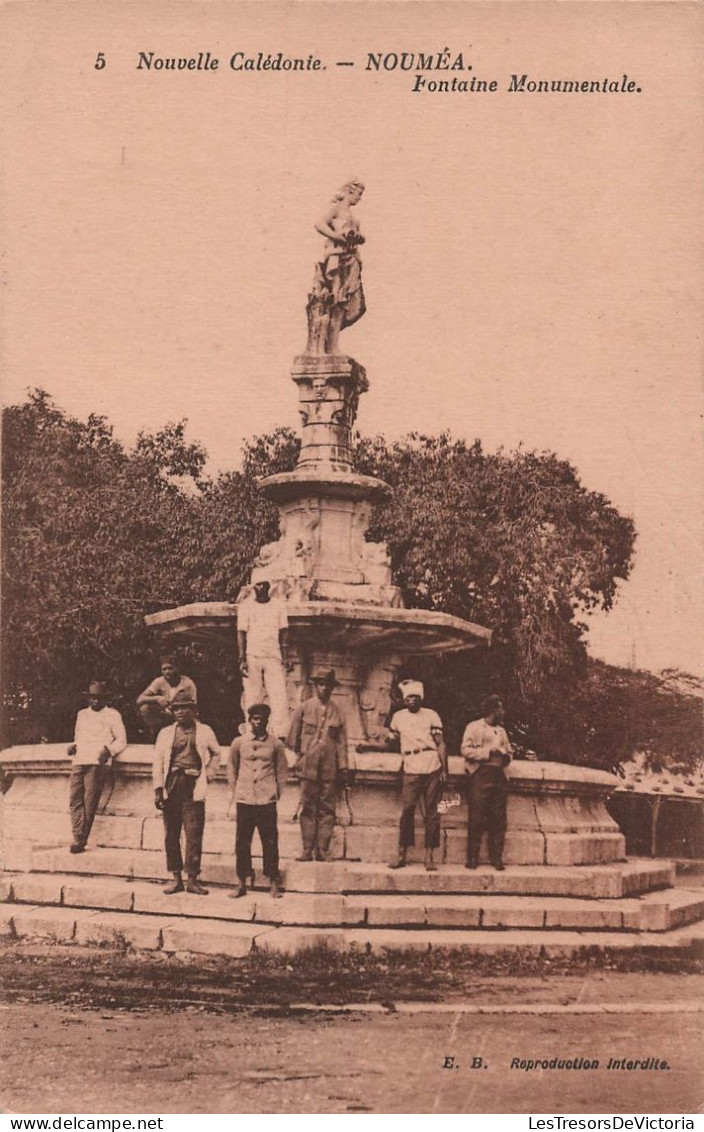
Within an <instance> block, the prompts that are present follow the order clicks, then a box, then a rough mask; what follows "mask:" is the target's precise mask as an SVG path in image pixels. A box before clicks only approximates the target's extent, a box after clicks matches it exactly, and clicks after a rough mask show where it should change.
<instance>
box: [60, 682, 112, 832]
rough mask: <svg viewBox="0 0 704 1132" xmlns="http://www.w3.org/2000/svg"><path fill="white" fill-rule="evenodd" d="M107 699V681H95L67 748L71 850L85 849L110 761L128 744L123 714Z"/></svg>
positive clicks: (91, 685)
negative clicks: (72, 738) (71, 760)
mask: <svg viewBox="0 0 704 1132" xmlns="http://www.w3.org/2000/svg"><path fill="white" fill-rule="evenodd" d="M107 699H108V696H107V688H106V686H105V684H103V683H101V682H100V681H98V680H94V681H92V683H91V684H90V686H89V688H88V707H87V708H83V710H82V711H79V713H78V715H77V716H76V730H75V733H74V740H73V743H71V745H70V747H69V748H68V751H67V753H68V755H69V757H70V758H72V759H73V767H72V769H71V779H70V782H69V810H70V813H71V829H72V832H73V845H72V846H71V852H72V853H82V852H83V851H84V849H85V847H86V843H87V841H88V838H89V836H90V831H91V828H92V825H93V819H94V818H95V815H96V812H97V809H98V805H99V803H100V795H101V794H102V792H103V784H104V782H105V778H106V776H107V773H108V768H109V766H110V763H111V761H112V759H114V758H115V756H116V755H119V753H120V751H124V749H125V747H126V746H127V736H126V734H125V725H124V723H123V722H122V716H121V715H120V713H119V711H116V710H115V708H111V707H107Z"/></svg>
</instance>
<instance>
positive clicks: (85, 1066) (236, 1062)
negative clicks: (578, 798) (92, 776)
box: [0, 944, 704, 1115]
mask: <svg viewBox="0 0 704 1132" xmlns="http://www.w3.org/2000/svg"><path fill="white" fill-rule="evenodd" d="M0 970H1V971H2V974H3V982H4V993H3V1006H2V1013H1V1014H0V1017H1V1018H2V1022H0V1028H1V1032H2V1048H1V1050H0V1052H1V1054H2V1058H1V1061H2V1064H1V1066H0V1099H1V1101H2V1107H3V1108H4V1109H5V1111H10V1112H14V1113H23V1112H25V1113H64V1114H72V1113H103V1112H116V1113H137V1114H142V1113H143V1114H145V1115H146V1114H149V1115H159V1114H168V1113H183V1112H192V1113H198V1112H203V1113H338V1112H339V1113H346V1112H347V1113H350V1112H374V1113H433V1112H437V1113H457V1114H460V1113H473V1112H510V1113H528V1112H538V1113H546V1112H558V1113H565V1112H570V1113H573V1112H574V1113H579V1112H589V1113H600V1112H603V1113H624V1112H637V1113H653V1114H659V1113H680V1114H681V1113H693V1112H700V1111H702V1109H703V1108H704V1071H703V1070H702V1065H701V1054H700V1049H701V1036H702V1028H703V1024H704V1014H702V1013H687V1012H686V1010H684V1009H683V1004H686V1005H688V1006H689V1007H690V1008H691V1004H693V1003H701V1002H702V1001H704V975H702V974H701V973H698V972H697V965H692V964H687V963H685V964H681V965H680V969H679V970H675V969H674V968H673V967H671V968H670V969H669V970H648V971H643V970H641V971H633V970H631V971H626V970H615V969H608V967H607V968H606V969H599V968H597V967H595V966H594V965H593V964H590V963H589V962H585V963H583V964H582V965H581V967H580V966H576V967H575V966H574V965H573V966H572V967H570V965H564V966H563V968H562V969H561V968H560V967H559V965H558V966H556V965H552V967H551V968H545V967H543V969H542V970H537V969H535V970H533V971H532V972H528V971H522V972H512V971H511V970H510V969H508V968H504V969H502V968H500V967H499V968H498V969H494V970H492V969H491V966H490V965H488V964H485V965H484V969H482V967H481V965H477V964H476V962H473V961H471V960H470V959H462V958H457V957H455V961H454V963H453V962H452V960H451V959H450V957H446V961H443V960H442V959H441V958H439V957H436V958H435V960H434V962H431V961H429V960H428V959H427V958H426V957H413V958H411V959H407V960H402V959H400V958H399V959H398V960H397V961H395V962H394V961H393V959H392V960H390V961H386V962H380V961H378V960H375V961H373V962H370V961H367V962H366V963H365V962H363V961H361V960H360V961H359V962H358V963H356V964H353V963H352V964H346V965H345V964H343V965H342V966H340V959H339V957H337V958H335V957H334V956H329V955H328V956H326V955H317V956H316V955H309V956H307V957H302V958H299V959H298V960H296V961H292V962H286V961H284V960H281V959H277V960H272V961H269V962H266V963H264V962H251V961H244V960H240V961H229V962H227V961H224V960H202V961H201V960H198V959H195V958H194V957H192V956H191V957H189V956H182V957H176V958H173V957H172V958H168V957H161V956H160V957H155V956H151V957H150V956H145V955H141V956H140V955H131V954H130V953H114V952H109V951H95V950H89V949H81V948H75V947H69V946H65V947H59V946H56V947H47V946H46V945H40V944H36V945H34V946H32V945H31V944H14V945H6V946H5V947H3V948H2V949H0ZM334 991H336V992H337V999H336V1001H337V1002H338V1003H341V1002H349V1001H356V1002H357V1003H358V1004H359V1005H360V1010H359V1011H356V1012H353V1013H344V1014H343V1013H335V1012H327V1011H326V1012H324V1011H322V1010H321V1009H319V1006H320V1004H321V1003H323V1002H324V1003H330V1002H331V1001H335V997H334V994H333V992H334ZM404 992H406V993H404ZM409 999H414V1000H415V1001H416V1002H418V1001H419V1000H420V1001H422V1000H425V1001H426V1002H428V1001H432V1002H435V1003H449V1004H451V1005H452V1004H453V1003H454V1004H457V1006H458V1007H459V1006H461V1005H462V1004H472V1005H478V1004H482V1005H486V1006H497V1005H504V1006H513V1008H514V1009H515V1008H523V1007H524V1006H525V1004H527V1003H534V1004H536V1005H541V1006H542V1007H543V1009H547V1008H549V1006H550V1005H551V1004H556V1005H559V1006H561V1007H564V1008H569V1010H570V1012H569V1013H559V1014H540V1013H535V1014H516V1013H513V1014H486V1015H477V1014H462V1013H459V1012H458V1011H454V1010H451V1011H450V1012H449V1013H443V1014H429V1013H416V1014H407V1013H404V1012H403V1010H402V1008H401V1003H402V1001H408V1000H409ZM364 1002H367V1003H373V1004H374V1006H375V1009H376V1010H377V1013H368V1012H367V1013H365V1012H364V1008H363V1004H364ZM294 1003H296V1004H308V1007H307V1009H305V1010H301V1011H296V1010H293V1009H292V1004H294ZM380 1003H384V1004H385V1007H384V1012H383V1013H379V1012H378V1011H379V1010H380V1006H379V1004H380ZM593 1003H609V1004H621V1007H622V1008H623V1009H624V1011H628V1012H624V1013H622V1014H594V1013H579V1010H580V1008H584V1007H588V1006H589V1005H590V1004H593ZM394 1004H398V1005H399V1009H395V1008H394ZM643 1004H648V1009H649V1010H650V1011H654V1012H650V1013H632V1012H631V1011H632V1009H633V1008H634V1005H635V1006H642V1005H643ZM449 1057H453V1058H454V1059H455V1061H454V1063H453V1067H452V1068H451V1069H448V1068H443V1063H444V1061H445V1058H449ZM554 1057H560V1058H564V1059H568V1058H570V1059H577V1058H583V1059H585V1060H587V1059H588V1060H592V1059H595V1060H598V1061H599V1067H598V1068H591V1069H586V1068H582V1069H562V1070H558V1069H543V1070H541V1069H536V1070H533V1071H530V1072H526V1071H525V1070H523V1069H520V1068H512V1067H511V1062H512V1059H513V1058H518V1059H521V1060H525V1059H531V1058H532V1059H541V1058H548V1059H550V1058H554ZM609 1058H627V1059H644V1058H657V1059H658V1060H659V1061H660V1062H667V1064H668V1066H669V1068H667V1069H665V1068H662V1069H654V1068H650V1069H645V1070H644V1069H632V1070H619V1069H611V1070H609V1069H607V1068H606V1065H607V1062H608V1059H609ZM475 1059H481V1065H480V1066H478V1067H477V1068H473V1067H472V1065H473V1062H474V1064H476V1065H478V1062H476V1061H475Z"/></svg>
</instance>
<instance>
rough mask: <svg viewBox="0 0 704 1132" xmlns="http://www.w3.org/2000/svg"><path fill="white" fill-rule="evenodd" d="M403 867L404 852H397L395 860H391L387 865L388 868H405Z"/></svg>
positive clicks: (404, 865) (404, 860)
mask: <svg viewBox="0 0 704 1132" xmlns="http://www.w3.org/2000/svg"><path fill="white" fill-rule="evenodd" d="M405 867H406V854H405V853H399V855H398V857H397V858H396V860H395V861H391V863H390V865H389V868H390V869H405Z"/></svg>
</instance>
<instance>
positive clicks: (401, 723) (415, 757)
mask: <svg viewBox="0 0 704 1132" xmlns="http://www.w3.org/2000/svg"><path fill="white" fill-rule="evenodd" d="M399 689H400V691H401V694H402V695H403V702H404V707H403V708H401V710H400V711H397V712H395V713H394V715H393V716H392V718H391V723H390V724H389V728H390V730H391V732H392V734H393V735H394V736H395V737H396V739H397V740H398V742H399V744H400V748H401V754H402V755H403V784H402V788H401V821H400V823H399V839H398V857H397V859H396V860H395V861H393V862H392V863H391V864H390V865H389V868H391V869H402V868H403V867H404V865H405V864H406V854H407V850H408V848H409V846H411V845H414V844H415V813H416V806H417V805H418V803H419V802H421V803H422V808H423V816H424V821H425V867H426V869H427V870H428V872H435V871H436V865H435V850H436V849H438V848H439V846H440V817H439V814H438V802H439V801H440V795H441V794H442V785H443V782H444V781H445V778H446V776H447V753H446V751H445V742H444V739H443V734H442V720H441V719H440V716H439V715H438V713H437V712H435V711H432V710H431V709H430V708H425V707H423V706H422V703H423V696H424V688H423V685H422V684H421V682H420V680H403V681H402V682H401V683H400V684H399Z"/></svg>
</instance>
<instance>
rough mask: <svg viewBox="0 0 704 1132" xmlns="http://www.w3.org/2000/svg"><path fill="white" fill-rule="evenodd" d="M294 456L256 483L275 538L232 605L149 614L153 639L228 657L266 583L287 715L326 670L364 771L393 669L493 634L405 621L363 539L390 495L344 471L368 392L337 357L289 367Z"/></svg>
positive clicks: (385, 558) (374, 552) (354, 366)
mask: <svg viewBox="0 0 704 1132" xmlns="http://www.w3.org/2000/svg"><path fill="white" fill-rule="evenodd" d="M291 378H292V380H293V382H294V384H295V385H296V388H297V390H298V400H299V412H300V414H301V422H302V423H301V451H300V455H299V459H298V462H297V465H296V467H295V469H294V470H293V471H291V472H283V473H280V474H279V475H274V476H268V477H267V478H266V479H264V480H262V481H261V485H260V486H261V490H262V492H263V493H264V494H265V495H266V496H267V497H268V498H269V499H271V500H272V501H273V502H274V503H276V505H277V507H278V509H279V514H280V527H281V536H280V538H278V539H277V540H276V541H275V542H271V543H268V544H267V545H265V546H263V547H262V548H261V550H260V552H259V555H258V556H257V558H256V559H255V563H254V567H253V569H252V574H251V581H250V583H249V584H248V585H246V586H244V587H243V588H242V590H241V592H240V594H239V596H238V600H237V603H236V604H235V605H230V604H226V603H213V602H209V603H203V604H201V603H198V604H192V605H188V606H180V607H178V608H177V609H172V610H167V611H165V612H160V613H155V614H151V615H150V616H148V617H147V619H146V620H147V624H148V625H150V626H152V627H153V628H154V629H155V630H156V631H157V632H158V633H159V634H160V635H161V636H162V637H165V638H170V639H171V640H172V641H173V640H174V639H175V638H178V637H181V638H186V639H190V640H193V639H196V640H200V641H207V640H212V639H214V638H220V639H222V638H225V639H227V640H228V641H229V642H230V643H231V644H232V646H233V647H234V644H235V640H236V629H237V606H238V605H239V604H240V603H241V602H243V601H246V600H247V599H248V598H249V597H250V594H251V592H252V587H253V585H254V583H255V582H259V581H268V582H269V583H270V586H271V594H272V596H274V597H280V598H282V599H283V600H285V602H286V606H287V613H288V621H289V646H288V658H289V662H290V664H291V667H292V671H291V672H289V673H288V675H287V688H288V700H289V709H290V711H293V710H294V709H295V708H296V707H298V706H299V704H300V702H301V700H302V698H304V697H305V696H306V694H307V692H308V688H309V684H310V677H311V674H312V673H313V672H314V671H315V670H316V669H329V668H333V669H334V670H335V673H336V675H337V679H338V681H339V686H338V687H337V688H336V689H335V692H334V699H335V703H336V704H337V706H338V707H339V708H340V710H341V711H342V713H343V716H344V717H345V720H346V723H347V736H348V741H349V746H350V750H349V761H350V765H351V766H355V765H364V763H363V760H364V756H359V755H357V753H356V747H357V745H358V744H359V743H365V744H370V743H371V744H374V743H381V742H382V741H383V737H384V724H385V721H386V718H387V715H388V712H389V708H390V705H391V691H392V688H393V684H394V681H395V679H396V676H397V673H398V671H399V668H400V666H401V664H402V663H403V662H404V661H405V660H408V659H409V658H413V657H417V656H421V655H427V654H429V653H443V654H444V653H447V652H452V651H460V650H462V651H468V650H471V649H477V648H481V647H486V645H487V644H488V643H489V641H490V639H491V632H490V630H488V629H485V628H484V627H483V626H481V625H474V624H472V623H471V622H468V621H464V620H462V619H461V618H459V617H451V616H450V615H448V614H444V613H437V612H435V611H431V610H417V609H404V608H403V599H402V596H401V591H400V590H399V589H398V587H397V586H395V585H394V584H393V582H392V578H391V558H390V555H389V553H388V549H387V547H386V546H385V545H384V544H383V543H375V542H368V541H367V539H366V533H367V530H368V528H369V524H370V522H371V517H372V510H373V507H374V505H375V503H378V502H380V501H382V500H384V499H387V498H388V497H389V496H390V494H391V490H390V488H389V487H388V485H387V484H385V483H383V482H382V481H381V480H378V479H375V478H374V477H372V476H364V475H360V474H359V473H358V472H356V471H355V470H354V468H353V465H352V448H351V444H352V439H351V438H352V429H353V426H354V423H355V420H356V415H357V409H358V406H359V398H360V397H361V395H362V394H363V393H365V392H366V391H367V390H368V388H369V382H368V380H367V376H366V373H365V371H364V368H363V367H362V366H361V365H360V364H359V363H358V362H356V361H355V360H354V359H353V358H349V357H347V356H346V355H334V356H332V355H308V354H304V355H301V356H299V357H297V358H295V359H294V363H293V366H292V369H291Z"/></svg>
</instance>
